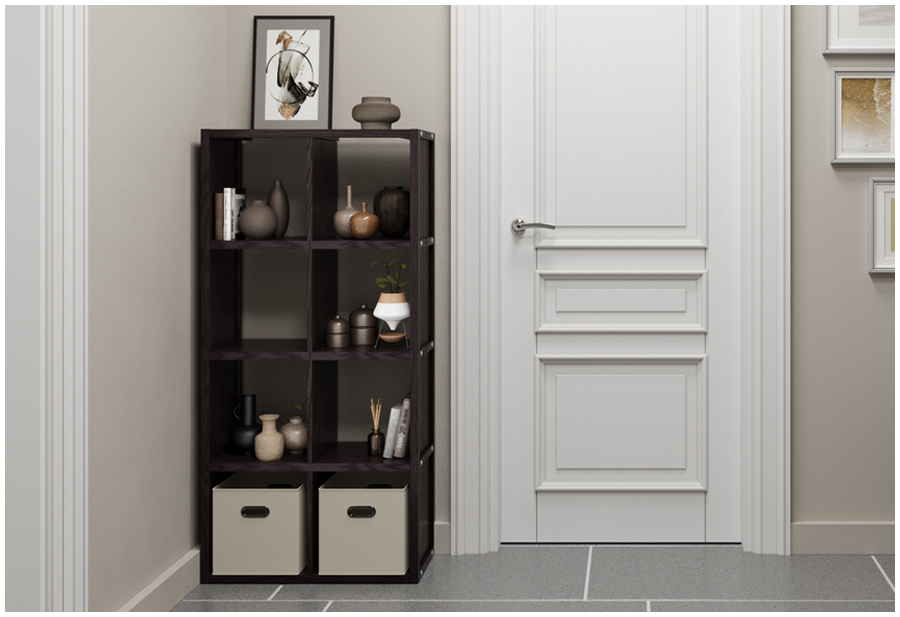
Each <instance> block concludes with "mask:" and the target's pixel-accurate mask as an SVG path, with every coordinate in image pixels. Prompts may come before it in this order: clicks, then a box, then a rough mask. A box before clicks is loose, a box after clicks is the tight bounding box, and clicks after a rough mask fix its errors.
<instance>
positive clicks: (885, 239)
mask: <svg viewBox="0 0 900 617" xmlns="http://www.w3.org/2000/svg"><path fill="white" fill-rule="evenodd" d="M895 230H896V224H895V209H894V179H893V178H869V272H893V271H894V249H895V246H896V231H895Z"/></svg>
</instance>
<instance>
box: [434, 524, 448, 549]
mask: <svg viewBox="0 0 900 617" xmlns="http://www.w3.org/2000/svg"><path fill="white" fill-rule="evenodd" d="M434 554H435V555H449V554H450V523H449V522H447V521H435V522H434Z"/></svg>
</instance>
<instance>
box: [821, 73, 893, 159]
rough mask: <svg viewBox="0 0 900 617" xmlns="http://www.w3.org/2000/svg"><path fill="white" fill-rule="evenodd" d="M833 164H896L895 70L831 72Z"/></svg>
mask: <svg viewBox="0 0 900 617" xmlns="http://www.w3.org/2000/svg"><path fill="white" fill-rule="evenodd" d="M831 74H832V84H831V125H832V140H831V162H832V163H893V162H894V130H893V128H894V111H893V105H892V104H891V101H892V95H893V90H894V70H893V69H881V68H874V69H861V68H860V69H857V68H835V69H831Z"/></svg>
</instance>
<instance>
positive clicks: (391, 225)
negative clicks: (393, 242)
mask: <svg viewBox="0 0 900 617" xmlns="http://www.w3.org/2000/svg"><path fill="white" fill-rule="evenodd" d="M374 212H375V216H377V217H378V231H380V232H381V235H383V236H384V237H385V238H400V237H401V236H403V234H405V233H406V230H407V229H409V191H407V190H406V189H404V188H403V187H400V186H386V187H384V188H383V189H381V190H380V191H378V192H377V193H375V208H374Z"/></svg>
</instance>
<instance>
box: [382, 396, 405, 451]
mask: <svg viewBox="0 0 900 617" xmlns="http://www.w3.org/2000/svg"><path fill="white" fill-rule="evenodd" d="M402 408H403V403H397V404H396V405H394V406H393V407H391V417H390V418H388V425H387V432H386V433H385V434H384V453H383V454H382V456H384V458H391V457H392V456H394V444H395V443H396V442H397V427H398V426H399V425H400V410H401V409H402Z"/></svg>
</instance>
